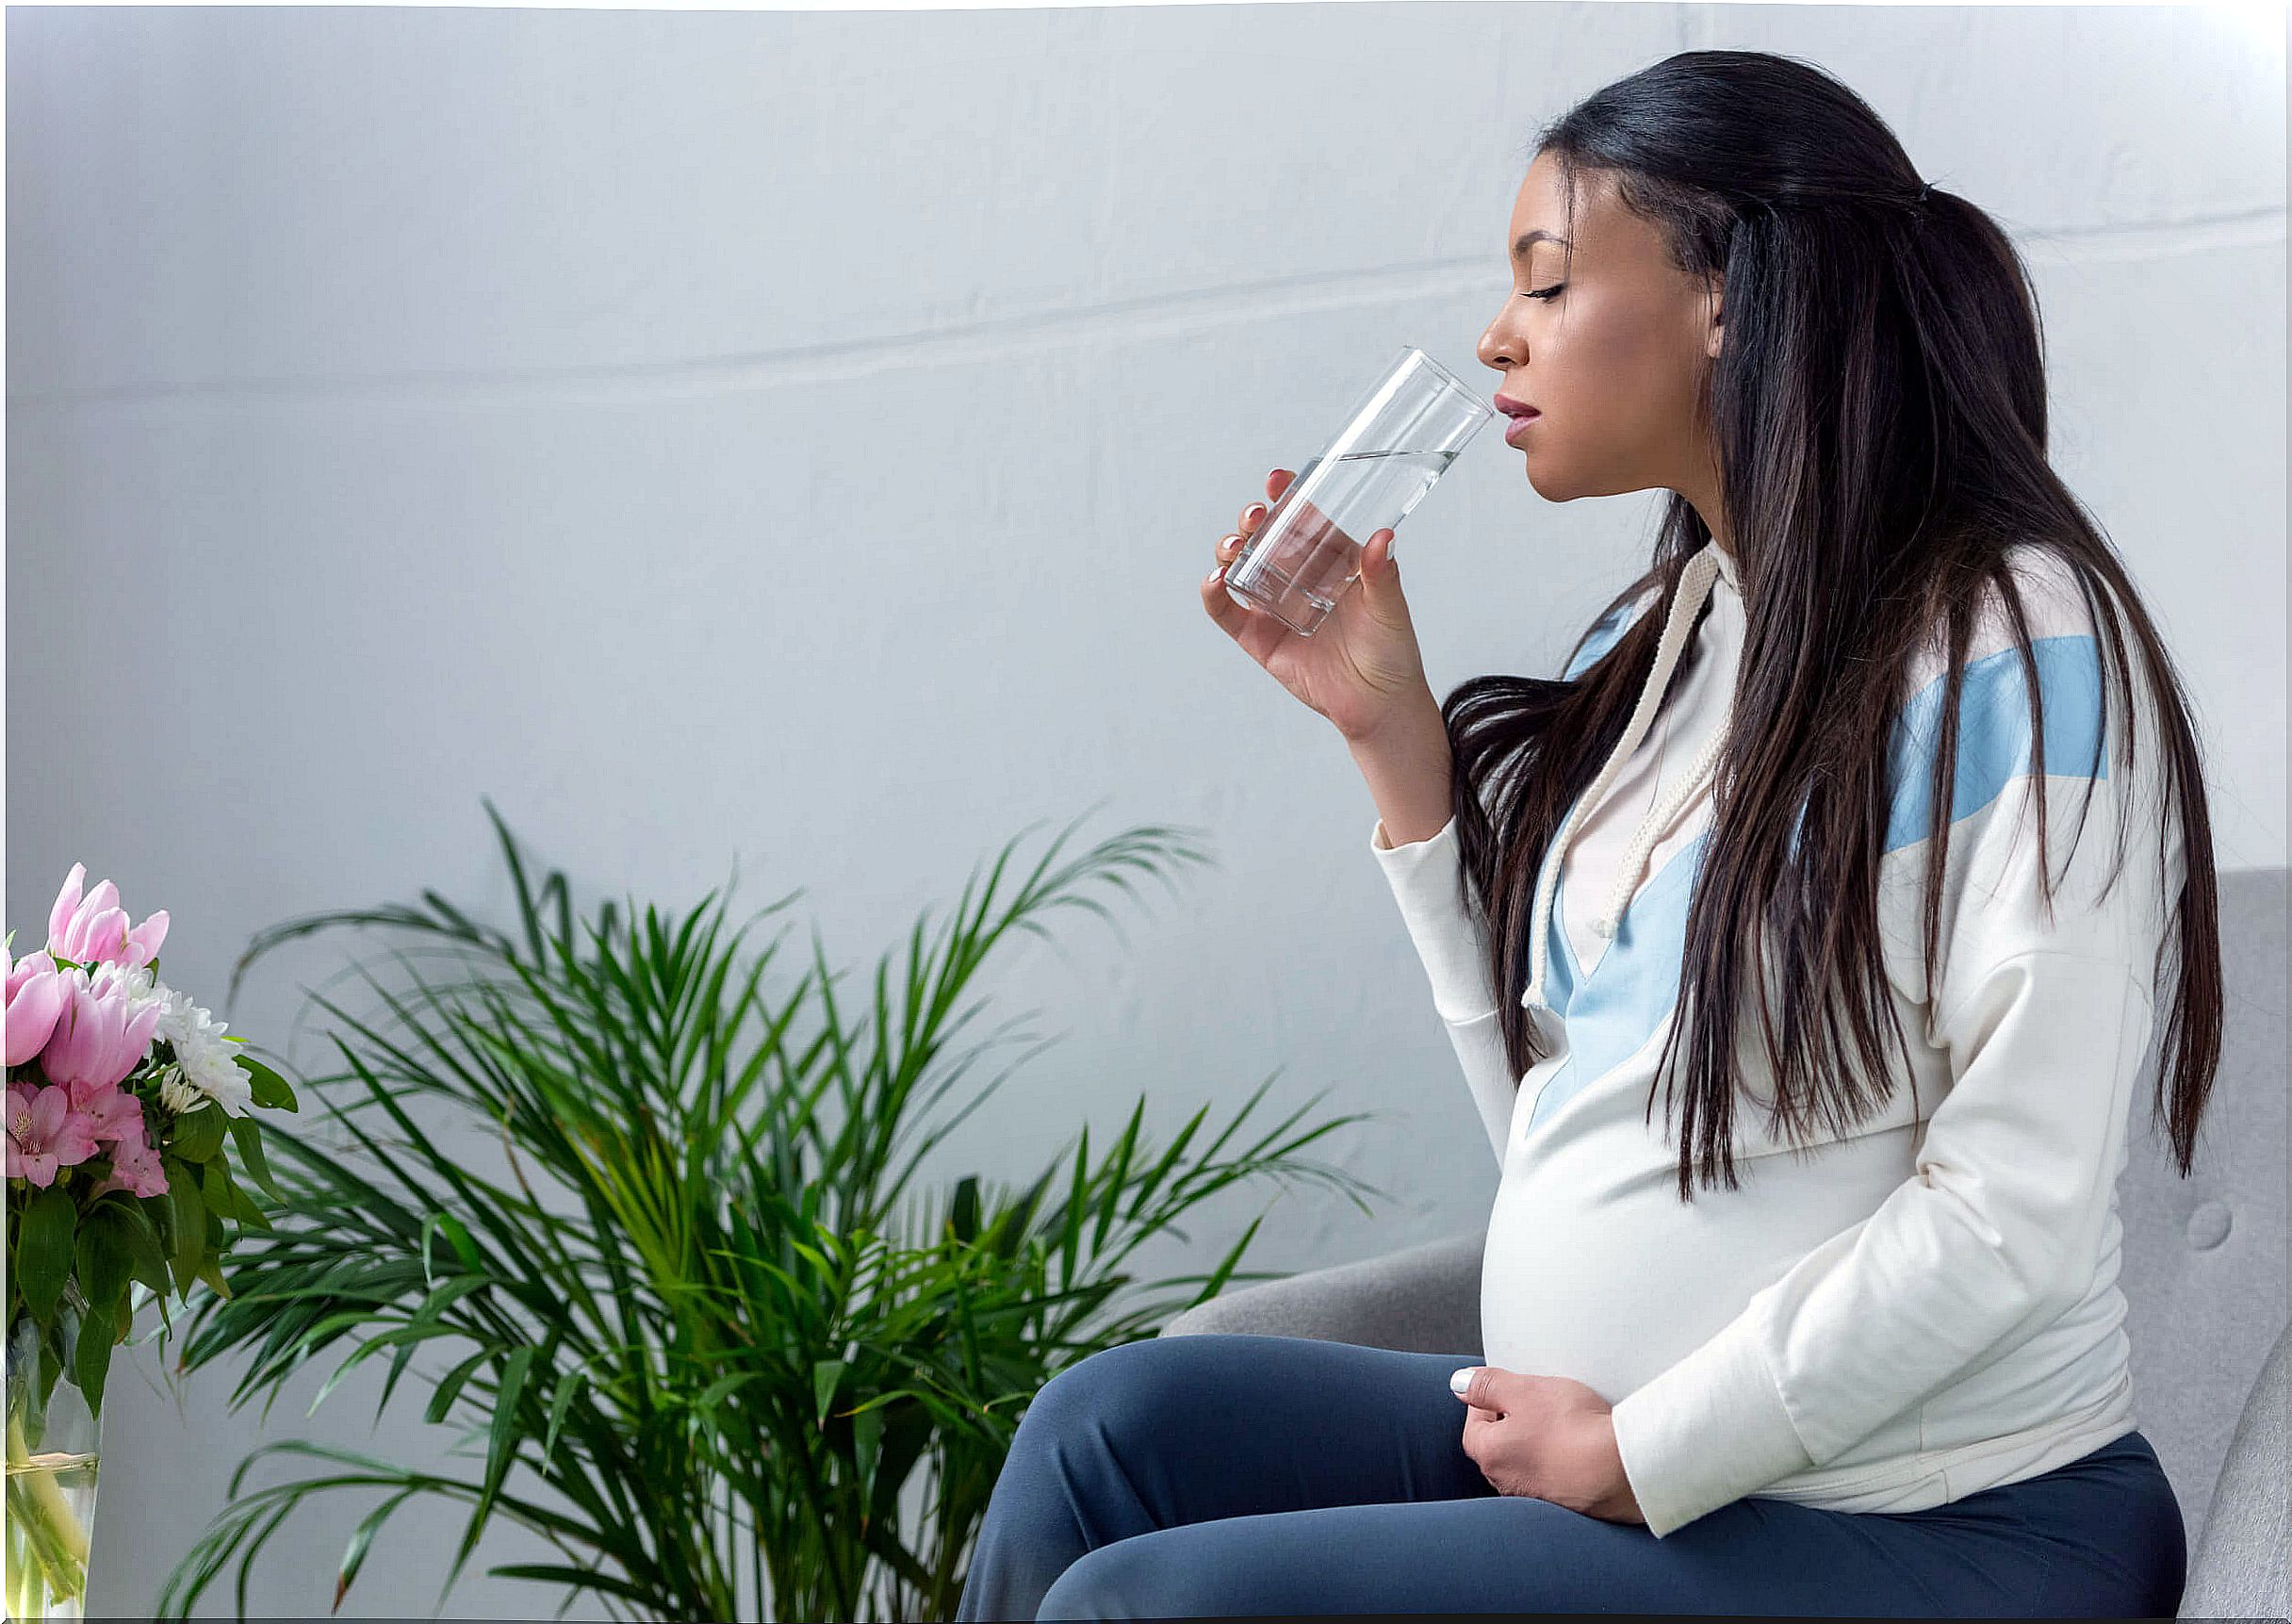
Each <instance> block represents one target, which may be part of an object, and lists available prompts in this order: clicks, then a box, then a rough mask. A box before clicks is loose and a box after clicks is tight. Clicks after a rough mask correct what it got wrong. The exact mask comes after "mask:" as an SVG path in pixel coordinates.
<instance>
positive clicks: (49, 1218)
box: [16, 1184, 79, 1322]
mask: <svg viewBox="0 0 2292 1624" xmlns="http://www.w3.org/2000/svg"><path fill="white" fill-rule="evenodd" d="M20 1227H21V1228H22V1230H23V1235H22V1237H21V1239H20V1240H19V1242H18V1249H17V1256H16V1270H17V1275H16V1281H17V1289H19V1290H20V1291H22V1292H23V1293H24V1301H25V1305H26V1306H27V1307H29V1308H30V1309H31V1310H32V1317H33V1318H34V1319H36V1320H40V1321H43V1322H44V1321H49V1320H52V1319H54V1318H55V1317H56V1303H57V1299H58V1298H59V1297H61V1296H62V1295H63V1289H64V1282H65V1281H66V1280H68V1279H70V1278H71V1275H72V1247H73V1241H74V1236H75V1233H76V1231H77V1230H78V1228H79V1207H78V1206H76V1205H75V1204H74V1202H73V1200H72V1192H71V1191H70V1190H68V1189H64V1187H63V1186H61V1185H59V1184H52V1185H50V1186H48V1188H47V1189H43V1190H41V1192H40V1193H39V1194H37V1195H35V1196H33V1197H32V1199H31V1202H30V1204H29V1205H28V1206H26V1207H25V1213H24V1222H23V1223H22V1225H21V1226H20Z"/></svg>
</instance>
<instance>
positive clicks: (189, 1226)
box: [160, 1156, 207, 1301]
mask: <svg viewBox="0 0 2292 1624" xmlns="http://www.w3.org/2000/svg"><path fill="white" fill-rule="evenodd" d="M160 1167H161V1170H162V1171H163V1172H165V1173H166V1174H167V1203H168V1221H169V1222H170V1223H171V1224H172V1226H173V1227H172V1230H171V1232H170V1235H171V1248H172V1249H171V1251H170V1253H169V1255H168V1265H169V1267H170V1268H172V1270H173V1271H174V1273H175V1291H176V1294H177V1295H178V1296H180V1297H182V1298H184V1299H185V1300H186V1301H188V1300H189V1298H190V1295H191V1283H192V1282H193V1281H195V1280H197V1279H198V1278H199V1265H200V1263H201V1261H202V1260H203V1259H204V1258H205V1256H206V1251H207V1204H206V1203H205V1200H203V1199H202V1198H201V1197H200V1194H199V1179H198V1175H197V1174H196V1173H193V1172H192V1171H191V1164H190V1163H189V1162H187V1161H185V1160H184V1159H183V1158H182V1157H180V1156H161V1157H160Z"/></svg>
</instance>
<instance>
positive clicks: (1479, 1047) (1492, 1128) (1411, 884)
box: [1369, 817, 1517, 1166]
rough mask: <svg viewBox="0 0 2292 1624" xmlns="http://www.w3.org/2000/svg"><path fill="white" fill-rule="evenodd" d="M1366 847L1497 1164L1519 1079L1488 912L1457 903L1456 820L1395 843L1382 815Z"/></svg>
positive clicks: (1502, 1158)
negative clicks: (1500, 1011)
mask: <svg viewBox="0 0 2292 1624" xmlns="http://www.w3.org/2000/svg"><path fill="white" fill-rule="evenodd" d="M1369 850H1370V852H1371V853H1372V854H1373V855H1374V857H1375V858H1376V861H1377V862H1378V864H1379V866H1380V867H1382V868H1383V871H1384V878H1385V882H1386V883H1387V884H1388V885H1390V886H1391V887H1392V890H1393V900H1394V901H1395V902H1396V903H1398V904H1399V905H1400V920H1401V923H1402V925H1403V926H1405V927H1407V929H1408V933H1409V941H1410V942H1411V943H1412V944H1414V945H1415V947H1416V956H1417V958H1418V959H1419V960H1422V961H1423V963H1424V967H1425V977H1426V979H1427V980H1428V981H1430V982H1431V983H1432V1008H1433V1010H1434V1011H1435V1012H1436V1013H1437V1014H1438V1015H1439V1016H1440V1018H1441V1024H1442V1025H1445V1026H1446V1027H1447V1028H1448V1030H1449V1044H1450V1046H1451V1047H1453V1048H1454V1049H1455V1050H1456V1058H1457V1060H1458V1062H1459V1063H1460V1064H1461V1065H1462V1066H1463V1067H1464V1071H1465V1089H1466V1091H1468V1092H1469V1093H1470V1094H1471V1095H1472V1103H1473V1105H1474V1107H1476V1108H1477V1109H1478V1110H1479V1111H1480V1114H1481V1123H1482V1126H1483V1127H1485V1128H1486V1129H1487V1130H1488V1140H1489V1143H1490V1144H1491V1145H1492V1146H1493V1147H1494V1149H1495V1151H1496V1154H1497V1162H1498V1166H1501V1165H1502V1164H1503V1160H1504V1141H1505V1140H1506V1138H1507V1137H1508V1135H1509V1133H1510V1129H1511V1124H1512V1108H1513V1104H1514V1100H1515V1098H1516V1097H1517V1084H1516V1081H1515V1079H1514V1076H1513V1074H1512V1067H1511V1064H1510V1063H1509V1062H1508V1061H1507V1060H1506V1059H1505V1058H1504V1036H1503V1033H1502V1032H1500V1031H1499V1030H1498V1026H1497V996H1496V990H1495V986H1494V983H1493V981H1492V979H1491V977H1490V974H1489V968H1490V965H1489V952H1488V922H1487V917H1486V915H1485V914H1484V913H1482V910H1480V909H1479V908H1477V907H1472V908H1467V907H1465V906H1464V905H1462V904H1461V903H1460V902H1459V900H1458V897H1457V894H1456V884H1457V870H1458V866H1459V864H1460V863H1461V861H1462V860H1463V859H1462V853H1461V852H1460V850H1459V848H1458V846H1457V841H1456V819H1454V818H1453V817H1451V818H1450V819H1449V821H1448V822H1447V823H1445V824H1443V825H1441V827H1440V830H1439V832H1438V833H1436V834H1432V835H1429V836H1427V837H1426V838H1425V839H1423V840H1416V841H1410V842H1408V843H1406V844H1405V845H1392V844H1391V843H1390V841H1389V839H1388V838H1387V836H1386V833H1385V828H1384V820H1383V818H1379V819H1378V820H1377V822H1376V824H1375V827H1373V828H1371V829H1370V830H1369Z"/></svg>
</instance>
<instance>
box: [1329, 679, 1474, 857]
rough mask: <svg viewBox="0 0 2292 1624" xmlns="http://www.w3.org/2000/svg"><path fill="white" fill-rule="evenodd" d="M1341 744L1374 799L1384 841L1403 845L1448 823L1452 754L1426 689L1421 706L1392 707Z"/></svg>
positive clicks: (1428, 836) (1436, 706) (1437, 708)
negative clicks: (1364, 731) (1393, 711)
mask: <svg viewBox="0 0 2292 1624" xmlns="http://www.w3.org/2000/svg"><path fill="white" fill-rule="evenodd" d="M1346 747H1347V748H1348V749H1349V750H1351V752H1352V758H1353V765H1355V766H1356V767H1358V768H1360V770H1361V777H1362V779H1364V780H1365V781H1366V782H1367V785H1368V793H1369V797H1370V798H1371V799H1372V800H1374V801H1375V802H1376V803H1377V815H1378V816H1379V817H1380V818H1382V819H1383V821H1384V836H1385V839H1386V840H1387V841H1389V842H1390V843H1391V844H1393V845H1410V844H1412V843H1414V842H1416V841H1420V840H1429V839H1431V838H1432V836H1433V835H1436V834H1438V833H1439V832H1440V831H1441V830H1442V828H1445V827H1447V825H1448V822H1449V816H1450V815H1451V811H1452V807H1453V799H1452V795H1451V791H1450V788H1449V779H1450V775H1451V773H1452V771H1453V770H1454V757H1453V756H1452V754H1451V753H1450V750H1449V729H1448V724H1447V723H1446V722H1445V721H1443V720H1442V717H1441V714H1440V706H1439V704H1438V702H1437V701H1435V700H1434V699H1433V698H1432V695H1431V693H1430V692H1428V693H1427V694H1426V695H1425V703H1424V704H1423V705H1422V706H1412V707H1410V708H1409V709H1408V710H1406V711H1402V712H1400V713H1397V714H1395V715H1393V716H1392V717H1390V718H1389V719H1388V720H1387V721H1386V722H1384V723H1383V725H1381V726H1380V727H1379V728H1378V729H1377V730H1375V731H1374V732H1373V733H1368V734H1365V735H1362V736H1360V737H1349V738H1348V739H1347V740H1346Z"/></svg>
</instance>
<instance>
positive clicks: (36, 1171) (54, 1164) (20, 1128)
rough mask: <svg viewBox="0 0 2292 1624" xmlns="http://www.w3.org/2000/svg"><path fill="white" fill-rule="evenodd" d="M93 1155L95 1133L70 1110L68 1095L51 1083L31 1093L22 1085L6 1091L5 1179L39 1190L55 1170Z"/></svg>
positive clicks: (51, 1179)
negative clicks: (21, 1180) (20, 1180)
mask: <svg viewBox="0 0 2292 1624" xmlns="http://www.w3.org/2000/svg"><path fill="white" fill-rule="evenodd" d="M94 1154H95V1132H94V1129H93V1128H92V1126H91V1125H90V1123H89V1121H88V1119H87V1118H86V1117H84V1116H82V1115H80V1114H79V1113H78V1112H77V1111H75V1110H74V1109H73V1108H72V1100H71V1096H70V1095H68V1094H67V1093H65V1091H63V1090H62V1089H59V1088H57V1086H56V1085H55V1084H53V1083H50V1084H49V1085H48V1086H47V1087H45V1088H43V1089H41V1091H39V1092H38V1093H34V1092H33V1091H31V1090H30V1089H28V1088H26V1087H25V1086H24V1085H23V1084H22V1083H11V1084H9V1085H8V1177H10V1178H28V1179H30V1180H31V1181H32V1182H33V1183H34V1184H36V1185H39V1186H40V1187H41V1189H46V1188H47V1187H48V1186H49V1185H51V1184H54V1183H55V1182H56V1170H57V1168H58V1167H74V1166H77V1165H78V1164H79V1163H81V1162H83V1161H86V1160H87V1159H88V1158H89V1157H90V1156H93V1155H94Z"/></svg>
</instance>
